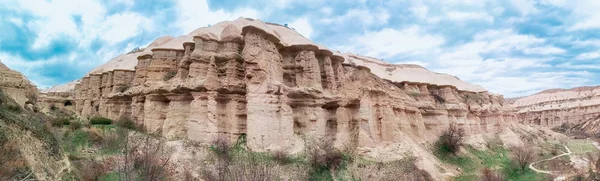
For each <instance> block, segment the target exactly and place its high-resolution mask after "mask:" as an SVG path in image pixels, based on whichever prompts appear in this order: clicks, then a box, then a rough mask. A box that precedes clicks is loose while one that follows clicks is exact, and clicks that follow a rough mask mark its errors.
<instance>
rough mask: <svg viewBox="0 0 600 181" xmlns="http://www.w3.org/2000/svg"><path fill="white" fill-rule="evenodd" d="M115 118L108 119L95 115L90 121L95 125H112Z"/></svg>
mask: <svg viewBox="0 0 600 181" xmlns="http://www.w3.org/2000/svg"><path fill="white" fill-rule="evenodd" d="M112 122H113V120H112V119H108V118H105V117H100V116H98V117H93V118H90V123H91V124H93V125H110V124H112Z"/></svg>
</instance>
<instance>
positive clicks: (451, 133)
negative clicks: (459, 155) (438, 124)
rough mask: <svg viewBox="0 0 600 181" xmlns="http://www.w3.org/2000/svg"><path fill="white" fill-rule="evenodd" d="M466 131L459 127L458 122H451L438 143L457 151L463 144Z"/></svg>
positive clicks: (453, 151)
mask: <svg viewBox="0 0 600 181" xmlns="http://www.w3.org/2000/svg"><path fill="white" fill-rule="evenodd" d="M464 136H465V131H464V130H463V129H461V128H458V126H457V125H456V124H450V126H449V127H448V129H447V130H446V131H444V132H443V133H442V135H441V136H440V139H439V140H438V142H439V143H438V144H441V145H440V146H442V148H443V149H446V150H447V151H449V152H452V153H456V152H457V151H458V150H459V149H460V146H462V142H463V138H464Z"/></svg>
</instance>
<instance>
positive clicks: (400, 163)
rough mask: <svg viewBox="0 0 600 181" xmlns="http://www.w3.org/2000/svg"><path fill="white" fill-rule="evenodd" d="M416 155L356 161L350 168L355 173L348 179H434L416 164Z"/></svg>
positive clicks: (409, 180)
mask: <svg viewBox="0 0 600 181" xmlns="http://www.w3.org/2000/svg"><path fill="white" fill-rule="evenodd" d="M415 161H416V158H415V157H406V158H403V159H400V160H395V161H390V162H384V163H375V164H372V163H355V164H352V165H351V166H350V167H349V168H348V169H349V171H350V173H352V174H353V176H352V178H348V179H346V180H403V181H404V180H406V181H432V180H433V178H431V175H429V173H427V171H425V170H422V169H420V168H418V167H417V165H416V164H415Z"/></svg>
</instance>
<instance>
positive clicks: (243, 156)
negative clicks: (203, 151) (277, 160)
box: [202, 137, 281, 181]
mask: <svg viewBox="0 0 600 181" xmlns="http://www.w3.org/2000/svg"><path fill="white" fill-rule="evenodd" d="M211 149H212V153H213V154H214V155H215V157H213V158H214V159H213V160H212V161H213V164H211V166H209V167H207V168H205V169H204V170H203V174H202V175H203V178H204V180H207V181H226V180H241V181H255V180H256V181H262V180H281V179H279V178H278V177H277V174H276V171H275V170H274V169H273V168H272V167H273V166H274V165H273V164H270V163H269V162H267V161H265V160H261V159H262V158H260V157H259V156H257V155H255V154H254V153H251V152H247V151H243V150H234V147H232V146H231V144H230V143H229V141H228V140H227V139H226V138H224V137H220V138H218V139H216V140H215V141H213V143H212V146H211ZM234 152H235V153H234ZM234 155H235V157H234Z"/></svg>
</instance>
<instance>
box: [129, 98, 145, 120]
mask: <svg viewBox="0 0 600 181" xmlns="http://www.w3.org/2000/svg"><path fill="white" fill-rule="evenodd" d="M145 100H146V97H145V96H134V97H132V101H131V102H132V103H131V120H132V121H134V122H135V123H136V124H143V123H144V122H143V121H144V102H145Z"/></svg>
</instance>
